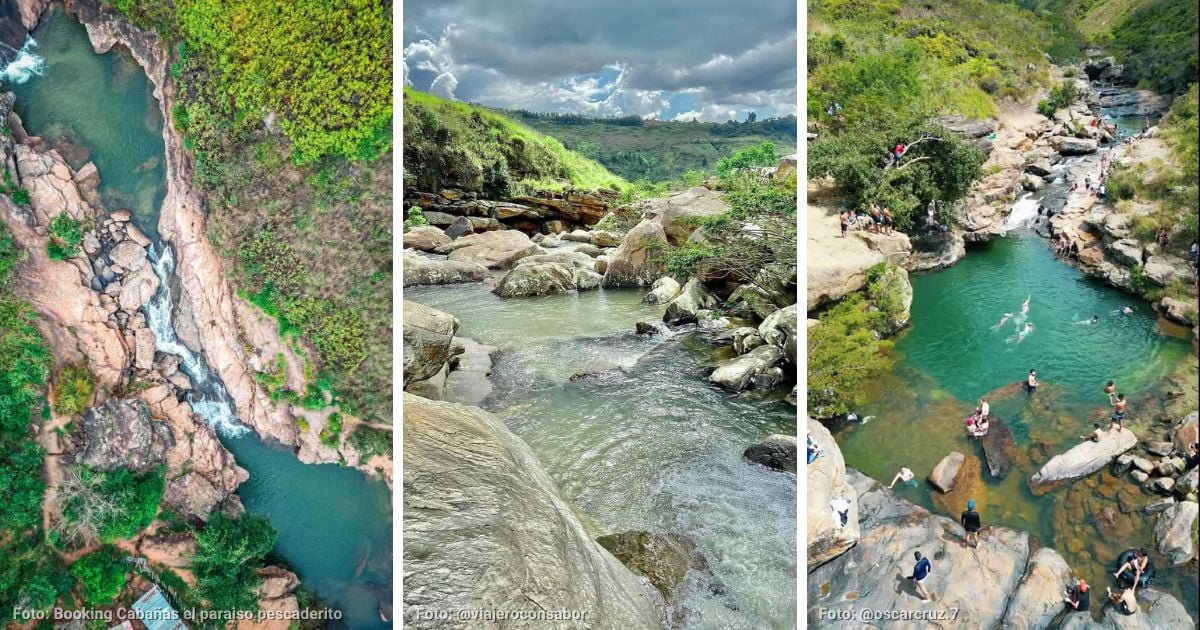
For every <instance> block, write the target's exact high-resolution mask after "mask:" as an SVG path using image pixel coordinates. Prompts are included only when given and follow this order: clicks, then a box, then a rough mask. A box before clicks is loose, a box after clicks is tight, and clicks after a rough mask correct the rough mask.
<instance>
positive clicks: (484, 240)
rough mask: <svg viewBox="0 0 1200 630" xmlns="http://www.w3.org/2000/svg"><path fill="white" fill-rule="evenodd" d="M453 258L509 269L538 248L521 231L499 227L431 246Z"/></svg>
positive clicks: (453, 259)
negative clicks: (445, 243)
mask: <svg viewBox="0 0 1200 630" xmlns="http://www.w3.org/2000/svg"><path fill="white" fill-rule="evenodd" d="M435 251H436V252H437V253H439V254H449V255H450V257H449V259H450V260H451V261H453V262H467V263H477V264H480V265H483V266H484V267H487V268H488V269H511V268H512V267H513V266H514V265H516V264H517V261H518V260H521V259H522V258H524V257H526V256H532V255H534V254H537V253H538V252H540V251H541V248H539V247H538V246H537V244H536V243H534V242H533V241H531V240H529V237H528V236H526V235H525V233H524V232H520V231H517V230H501V231H497V232H484V233H482V234H472V235H470V236H464V237H462V238H458V239H455V240H454V241H453V242H451V243H449V244H448V245H442V246H441V247H438V248H437V249H436V250H435Z"/></svg>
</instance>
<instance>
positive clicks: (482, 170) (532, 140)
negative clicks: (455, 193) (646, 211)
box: [404, 87, 629, 196]
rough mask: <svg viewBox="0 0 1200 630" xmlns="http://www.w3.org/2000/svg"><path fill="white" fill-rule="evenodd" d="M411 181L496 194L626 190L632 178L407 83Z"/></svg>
mask: <svg viewBox="0 0 1200 630" xmlns="http://www.w3.org/2000/svg"><path fill="white" fill-rule="evenodd" d="M404 114H405V118H404V120H405V124H404V143H405V151H404V166H405V169H404V178H405V186H406V187H410V186H411V187H416V188H419V189H421V190H438V189H440V188H442V187H445V186H454V187H459V188H464V189H467V190H474V191H481V192H485V193H488V194H493V195H501V196H503V195H507V194H510V192H511V190H512V188H513V187H514V186H516V185H524V186H526V187H529V188H534V189H540V190H546V189H549V190H562V189H563V188H566V187H571V188H576V189H579V190H584V191H596V190H613V191H620V190H623V189H624V188H626V187H627V186H628V185H629V184H628V182H626V181H625V180H624V179H623V178H621V177H618V176H616V175H613V174H612V173H610V172H609V171H608V169H606V168H604V167H603V166H602V165H600V164H599V163H597V162H595V161H593V160H590V159H587V158H585V157H583V156H581V155H579V154H578V153H575V152H574V151H570V150H568V149H567V148H566V147H564V146H563V145H562V143H561V142H559V141H558V140H556V139H555V138H553V137H550V136H545V135H542V134H540V133H538V132H536V131H533V130H532V129H530V128H528V127H526V126H524V125H521V124H519V123H517V122H514V121H513V120H511V119H509V118H506V117H505V116H503V115H501V114H498V113H496V112H494V111H491V110H489V109H486V108H483V107H478V106H475V105H469V104H467V103H460V102H456V101H449V100H446V99H442V98H438V97H436V96H433V95H432V94H427V93H424V92H419V91H417V90H413V89H411V88H408V87H405V88H404Z"/></svg>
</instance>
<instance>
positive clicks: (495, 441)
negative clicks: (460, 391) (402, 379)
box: [403, 394, 662, 629]
mask: <svg viewBox="0 0 1200 630" xmlns="http://www.w3.org/2000/svg"><path fill="white" fill-rule="evenodd" d="M404 444H405V448H404V492H403V501H404V565H405V575H404V606H405V609H406V610H409V611H418V610H423V609H424V610H451V609H482V608H487V609H489V610H493V611H497V612H500V611H527V610H528V609H529V605H530V604H529V602H531V601H532V602H537V605H538V606H540V607H541V608H543V609H545V610H592V611H604V617H603V627H608V628H639V629H651V628H659V627H661V624H662V621H661V617H662V612H661V611H660V610H659V608H658V607H657V606H656V604H655V602H656V601H657V598H658V594H657V593H655V592H653V591H652V590H651V589H649V587H647V586H643V583H642V581H641V579H640V578H638V577H637V576H636V575H634V574H633V573H632V572H630V570H629V569H628V568H626V567H625V566H624V565H623V564H621V562H620V561H619V560H617V559H616V558H615V557H613V556H612V554H610V553H609V552H608V551H606V550H605V549H604V548H603V547H602V546H601V545H600V544H598V543H597V542H595V541H594V540H592V538H591V536H589V535H588V532H587V530H586V529H585V528H584V526H583V523H581V522H580V521H579V519H578V517H576V516H575V511H574V510H573V509H572V508H571V507H570V506H569V505H567V503H566V502H565V501H564V500H563V499H562V497H561V496H559V493H558V489H557V488H556V487H555V484H554V481H553V480H552V479H551V478H550V476H549V475H548V474H546V471H545V470H544V469H543V468H542V466H541V464H540V463H539V462H538V460H537V457H536V456H535V455H534V453H533V451H532V450H531V449H530V448H529V446H528V445H526V444H525V443H524V442H522V441H521V440H520V439H519V438H517V436H515V435H513V433H512V432H511V431H509V429H508V427H506V426H505V424H504V422H503V421H501V420H500V419H499V418H496V417H495V416H493V415H491V414H490V413H487V412H485V411H483V410H481V409H478V408H474V407H464V406H461V405H455V404H451V403H444V402H433V401H429V400H425V399H423V398H420V397H417V396H413V395H411V394H405V395H404ZM404 625H405V627H409V628H419V629H426V628H430V629H431V628H442V627H444V626H445V624H444V622H443V621H438V620H427V619H421V618H419V617H418V616H416V615H408V616H406V618H405V619H404ZM497 627H499V626H497ZM512 627H517V624H513V625H512Z"/></svg>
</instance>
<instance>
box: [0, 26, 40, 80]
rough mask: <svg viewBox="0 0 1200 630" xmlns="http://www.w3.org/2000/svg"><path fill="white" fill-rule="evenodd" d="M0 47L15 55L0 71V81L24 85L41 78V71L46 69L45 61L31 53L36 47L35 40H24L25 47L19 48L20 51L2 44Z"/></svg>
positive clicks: (30, 38)
mask: <svg viewBox="0 0 1200 630" xmlns="http://www.w3.org/2000/svg"><path fill="white" fill-rule="evenodd" d="M0 46H4V48H7V49H8V50H11V51H13V52H14V53H16V57H13V60H12V61H11V62H9V64H8V65H7V66H4V70H2V71H0V81H3V82H6V83H24V82H26V81H28V80H30V79H32V78H33V77H35V76H37V77H40V76H42V71H43V70H45V68H46V60H45V59H42V57H41V55H39V54H37V53H35V52H33V49H34V48H36V47H37V41H36V40H35V39H33V38H32V37H29V38H26V40H25V45H24V46H21V49H20V50H17V49H15V48H13V47H12V46H7V45H4V44H0Z"/></svg>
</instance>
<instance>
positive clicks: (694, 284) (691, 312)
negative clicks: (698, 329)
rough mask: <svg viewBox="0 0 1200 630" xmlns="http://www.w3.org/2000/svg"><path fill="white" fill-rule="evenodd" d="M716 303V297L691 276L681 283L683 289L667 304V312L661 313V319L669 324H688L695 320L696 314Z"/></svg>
mask: <svg viewBox="0 0 1200 630" xmlns="http://www.w3.org/2000/svg"><path fill="white" fill-rule="evenodd" d="M716 305H717V298H715V297H713V295H712V294H711V293H709V292H708V289H706V288H704V285H703V284H702V283H701V282H700V281H699V280H697V279H696V278H692V279H691V280H688V281H687V284H685V285H683V290H682V291H680V292H679V295H677V296H676V297H675V299H673V300H671V302H670V303H669V304H667V312H666V313H665V314H663V321H664V322H666V323H668V324H671V325H679V324H688V323H691V322H694V321H696V317H697V314H698V313H699V312H700V311H701V310H704V309H710V308H712V307H714V306H716Z"/></svg>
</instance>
